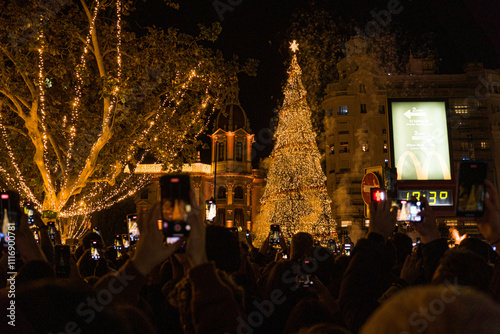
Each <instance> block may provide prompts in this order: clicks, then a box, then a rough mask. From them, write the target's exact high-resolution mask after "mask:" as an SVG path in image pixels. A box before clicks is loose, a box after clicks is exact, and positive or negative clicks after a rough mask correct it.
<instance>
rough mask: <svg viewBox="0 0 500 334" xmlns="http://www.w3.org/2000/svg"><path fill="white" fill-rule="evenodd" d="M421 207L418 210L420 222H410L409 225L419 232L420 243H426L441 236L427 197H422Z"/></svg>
mask: <svg viewBox="0 0 500 334" xmlns="http://www.w3.org/2000/svg"><path fill="white" fill-rule="evenodd" d="M421 202H422V208H423V210H422V211H420V216H421V217H422V220H421V221H420V222H412V223H411V225H412V226H413V228H415V230H416V231H417V232H418V233H419V234H420V236H421V239H422V243H424V244H427V243H429V242H431V241H434V240H437V239H440V238H441V233H439V229H438V227H437V223H436V215H435V213H434V210H432V208H431V206H430V205H429V202H428V201H427V198H425V197H422V199H421Z"/></svg>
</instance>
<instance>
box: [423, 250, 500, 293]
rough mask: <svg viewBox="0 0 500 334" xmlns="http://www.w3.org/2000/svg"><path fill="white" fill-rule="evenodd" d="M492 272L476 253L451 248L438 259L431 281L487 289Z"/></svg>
mask: <svg viewBox="0 0 500 334" xmlns="http://www.w3.org/2000/svg"><path fill="white" fill-rule="evenodd" d="M492 274H493V270H492V268H491V267H490V266H489V265H488V264H487V263H486V261H485V260H484V259H483V258H482V257H480V256H479V255H477V254H476V253H474V252H472V251H470V250H467V249H458V248H452V249H449V250H447V251H446V252H445V253H444V256H443V257H442V258H441V260H440V261H439V266H438V267H437V269H436V271H435V272H434V276H433V277H432V283H436V284H443V283H445V284H457V285H463V286H470V287H474V288H476V289H478V290H481V291H488V287H489V284H490V280H491V276H492Z"/></svg>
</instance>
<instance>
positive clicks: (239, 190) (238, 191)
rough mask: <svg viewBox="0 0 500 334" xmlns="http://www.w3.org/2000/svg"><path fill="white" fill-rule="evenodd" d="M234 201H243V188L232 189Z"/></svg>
mask: <svg viewBox="0 0 500 334" xmlns="http://www.w3.org/2000/svg"><path fill="white" fill-rule="evenodd" d="M234 199H243V187H240V186H238V187H236V188H234Z"/></svg>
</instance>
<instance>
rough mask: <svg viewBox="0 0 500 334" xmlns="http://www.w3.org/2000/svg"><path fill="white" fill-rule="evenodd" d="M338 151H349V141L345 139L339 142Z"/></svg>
mask: <svg viewBox="0 0 500 334" xmlns="http://www.w3.org/2000/svg"><path fill="white" fill-rule="evenodd" d="M339 153H349V142H347V141H342V142H340V151H339Z"/></svg>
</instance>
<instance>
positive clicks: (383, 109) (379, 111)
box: [378, 105, 385, 114]
mask: <svg viewBox="0 0 500 334" xmlns="http://www.w3.org/2000/svg"><path fill="white" fill-rule="evenodd" d="M378 113H379V114H385V106H384V105H379V106H378Z"/></svg>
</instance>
